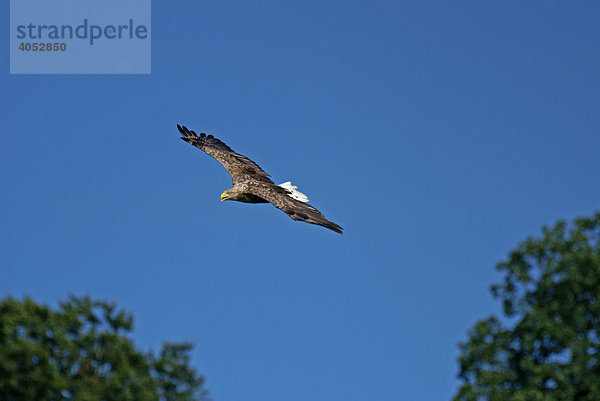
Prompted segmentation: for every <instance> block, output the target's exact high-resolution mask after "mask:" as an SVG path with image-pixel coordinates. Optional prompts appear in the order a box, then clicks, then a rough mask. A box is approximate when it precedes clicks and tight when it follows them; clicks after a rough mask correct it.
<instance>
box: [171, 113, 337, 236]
mask: <svg viewBox="0 0 600 401" xmlns="http://www.w3.org/2000/svg"><path fill="white" fill-rule="evenodd" d="M177 129H178V130H179V132H180V133H181V135H183V136H182V137H181V139H183V140H184V141H186V142H188V143H190V144H192V145H194V146H195V147H197V148H198V149H202V150H203V151H204V152H206V153H207V154H208V155H210V156H212V157H214V158H215V159H217V161H218V162H219V163H221V164H222V165H223V167H225V169H226V170H227V172H228V173H229V175H230V176H231V180H232V181H233V188H231V189H226V190H225V191H223V193H222V194H221V200H222V201H224V200H235V201H238V202H246V203H272V204H273V205H274V206H275V207H276V208H278V209H281V210H282V211H283V212H285V213H286V214H287V215H288V216H290V217H291V218H292V219H294V220H299V221H304V222H306V223H310V224H317V225H319V226H323V227H326V228H328V229H330V230H333V231H335V232H336V233H340V234H341V233H342V227H340V226H338V225H337V224H335V223H333V222H331V221H329V220H327V219H326V218H325V216H323V214H321V212H319V211H318V210H317V209H315V208H314V207H312V206H310V205H308V204H307V202H308V197H307V196H306V195H304V194H303V193H302V192H300V191H298V190H297V188H298V187H296V186H295V185H292V183H291V182H290V181H288V182H285V183H283V184H280V185H275V184H274V183H273V181H271V179H270V178H269V174H267V173H265V172H264V171H263V170H262V169H261V168H260V167H259V166H258V164H256V163H254V162H253V161H252V160H250V159H249V158H247V157H246V156H243V155H240V154H239V153H236V152H234V151H233V150H232V149H231V148H230V147H229V146H227V145H225V144H224V143H223V142H221V141H220V140H218V139H217V138H215V137H214V136H212V135H206V134H204V133H202V134H200V135H196V133H195V132H194V131H190V130H188V129H187V128H186V127H185V126H184V127H181V126H180V125H179V124H177Z"/></svg>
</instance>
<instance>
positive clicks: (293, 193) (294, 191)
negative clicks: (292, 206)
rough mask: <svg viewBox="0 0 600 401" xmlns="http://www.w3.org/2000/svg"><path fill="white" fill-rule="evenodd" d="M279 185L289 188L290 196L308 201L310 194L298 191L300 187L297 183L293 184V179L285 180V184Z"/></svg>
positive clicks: (301, 200)
mask: <svg viewBox="0 0 600 401" xmlns="http://www.w3.org/2000/svg"><path fill="white" fill-rule="evenodd" d="M278 186H280V187H281V188H283V189H285V190H287V191H288V196H289V197H290V198H294V199H296V200H298V201H300V202H304V203H307V202H308V196H306V195H305V194H303V193H302V192H300V191H298V187H297V186H295V185H292V182H291V181H287V182H284V183H283V184H279V185H278Z"/></svg>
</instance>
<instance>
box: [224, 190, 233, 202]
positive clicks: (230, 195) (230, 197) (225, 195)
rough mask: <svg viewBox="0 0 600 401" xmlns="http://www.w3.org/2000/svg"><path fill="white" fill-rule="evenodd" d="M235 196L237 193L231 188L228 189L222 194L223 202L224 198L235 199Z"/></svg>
mask: <svg viewBox="0 0 600 401" xmlns="http://www.w3.org/2000/svg"><path fill="white" fill-rule="evenodd" d="M235 197H236V194H234V193H232V192H231V190H230V189H226V190H225V191H223V193H222V194H221V202H223V201H224V200H229V199H235Z"/></svg>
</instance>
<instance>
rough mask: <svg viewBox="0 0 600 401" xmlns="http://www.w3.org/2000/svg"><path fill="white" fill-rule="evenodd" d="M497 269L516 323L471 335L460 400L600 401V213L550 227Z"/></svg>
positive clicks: (494, 323)
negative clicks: (502, 275)
mask: <svg viewBox="0 0 600 401" xmlns="http://www.w3.org/2000/svg"><path fill="white" fill-rule="evenodd" d="M496 268H497V269H498V270H499V271H500V272H502V273H503V274H504V282H503V283H501V284H498V285H494V286H492V294H493V295H494V297H495V298H497V299H501V300H502V303H503V311H504V314H505V315H506V316H507V319H506V320H507V321H508V322H510V324H507V325H506V326H507V327H505V325H503V324H502V322H501V321H500V320H499V319H498V318H496V317H494V316H491V317H489V318H487V319H485V320H482V321H479V322H478V323H477V324H476V325H475V327H473V328H472V329H471V330H470V332H469V339H468V341H467V342H465V343H461V344H460V350H461V355H460V357H459V362H460V374H459V377H460V378H461V379H462V381H463V384H462V386H461V387H460V389H459V391H458V393H457V395H456V396H455V398H454V400H455V401H487V400H489V401H530V400H531V401H537V400H540V401H542V400H543V401H554V400H556V401H559V400H560V401H562V400H577V401H597V400H600V213H596V214H595V215H594V216H593V217H592V218H580V219H576V220H575V221H574V224H573V225H572V226H571V227H568V226H567V224H566V223H565V222H564V221H560V222H558V223H557V224H556V225H555V226H554V227H552V228H548V227H545V228H544V229H543V236H542V237H541V238H539V239H535V238H528V239H527V240H525V241H524V242H523V243H521V244H520V245H519V246H518V248H517V249H516V250H514V251H512V252H511V253H510V256H509V259H508V260H507V261H504V262H501V263H499V264H498V265H497V267H496Z"/></svg>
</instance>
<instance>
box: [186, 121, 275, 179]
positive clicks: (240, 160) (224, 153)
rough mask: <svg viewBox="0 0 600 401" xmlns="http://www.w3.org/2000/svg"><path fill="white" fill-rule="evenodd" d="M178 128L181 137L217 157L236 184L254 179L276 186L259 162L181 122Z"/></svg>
mask: <svg viewBox="0 0 600 401" xmlns="http://www.w3.org/2000/svg"><path fill="white" fill-rule="evenodd" d="M177 129H178V130H179V132H180V133H181V135H182V137H181V139H183V140H184V141H186V142H188V143H190V144H192V145H194V146H195V147H197V148H198V149H202V150H203V151H205V152H206V153H207V154H208V155H210V156H212V157H214V158H215V159H217V161H218V162H219V163H221V164H222V165H223V167H225V169H226V170H227V172H228V173H229V175H230V176H231V180H232V181H233V183H234V185H235V184H236V183H239V182H243V181H248V180H249V179H252V180H256V181H259V182H264V183H270V184H271V185H273V186H275V184H274V183H273V181H271V179H270V178H269V174H267V173H265V172H264V171H263V169H261V168H260V167H259V166H258V164H256V163H254V162H253V161H252V160H250V159H249V158H247V157H246V156H244V155H240V154H239V153H236V152H234V151H233V149H231V148H230V147H229V146H227V145H225V144H224V143H223V142H221V141H220V140H218V139H217V138H215V137H214V136H212V135H206V134H204V133H201V134H200V135H196V133H195V132H194V131H190V130H188V129H187V128H186V127H185V126H183V127H182V126H180V125H179V124H177Z"/></svg>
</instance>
